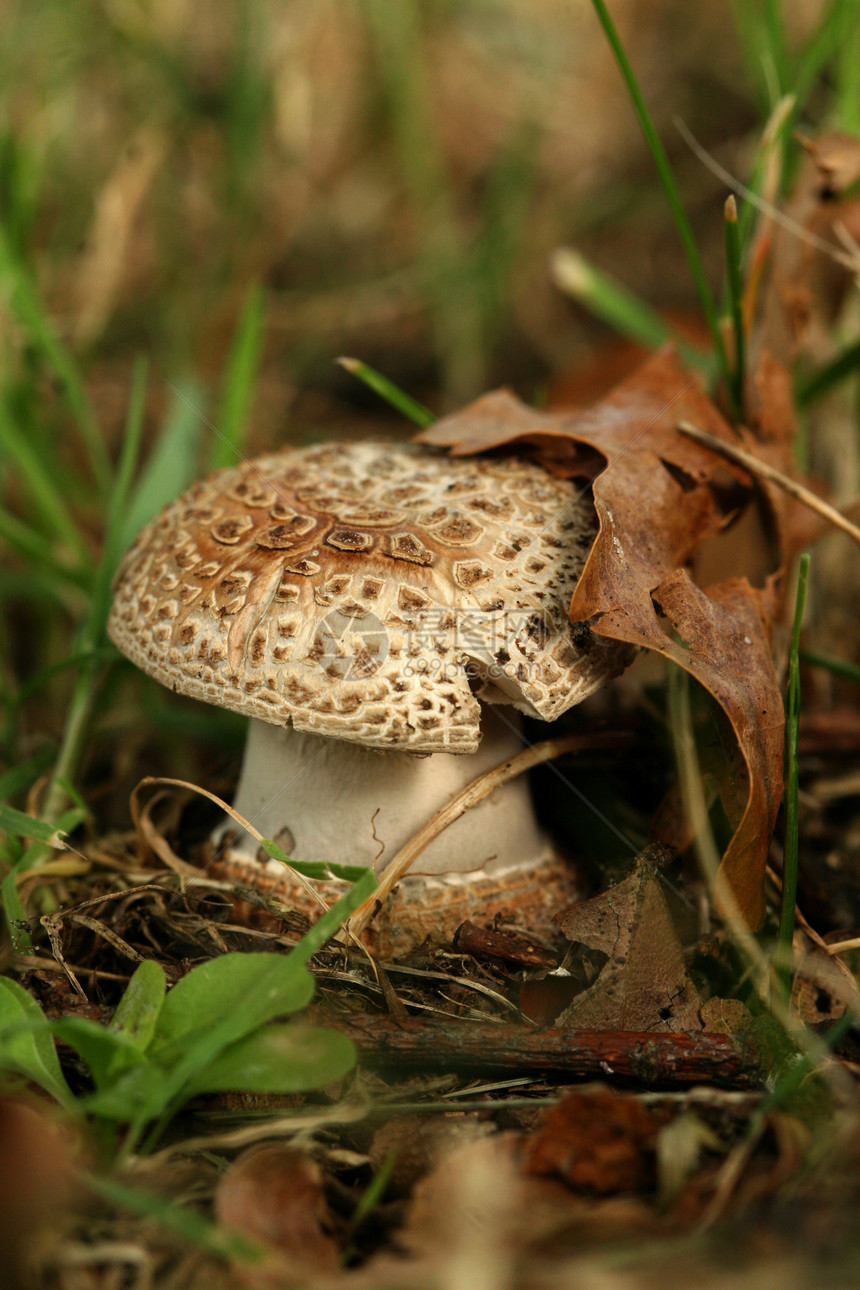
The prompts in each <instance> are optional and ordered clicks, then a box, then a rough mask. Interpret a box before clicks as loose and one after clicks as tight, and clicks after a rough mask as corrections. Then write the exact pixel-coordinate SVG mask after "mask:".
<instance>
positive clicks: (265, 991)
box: [149, 952, 314, 1066]
mask: <svg viewBox="0 0 860 1290" xmlns="http://www.w3.org/2000/svg"><path fill="white" fill-rule="evenodd" d="M294 953H295V952H293V953H291V954H222V955H220V957H218V958H216V959H210V960H209V962H207V963H201V964H200V965H199V966H198V967H195V968H192V969H191V971H190V972H189V973H188V975H187V976H184V977H183V978H182V980H181V981H177V983H176V985H175V986H174V987H173V989H172V990H171V991H170V992H169V994H168V995H167V998H166V999H165V1001H164V1005H163V1007H162V1009H161V1015H160V1016H159V1018H158V1024H157V1026H156V1029H155V1035H154V1036H153V1039H152V1042H151V1044H150V1048H149V1052H150V1055H151V1056H152V1057H154V1058H155V1060H156V1061H158V1062H159V1063H160V1064H161V1065H162V1066H169V1065H172V1064H173V1062H174V1061H175V1060H176V1059H177V1057H180V1056H182V1055H185V1056H190V1055H191V1053H192V1050H193V1049H194V1048H195V1046H197V1045H200V1047H201V1051H205V1052H206V1053H207V1054H208V1055H207V1058H206V1060H210V1059H211V1058H212V1057H214V1056H215V1054H216V1053H218V1052H220V1051H221V1050H222V1049H224V1048H226V1047H228V1045H230V1044H232V1043H235V1042H236V1040H237V1039H241V1038H242V1037H243V1036H244V1035H247V1034H250V1033H251V1031H253V1030H257V1029H258V1028H259V1027H260V1026H263V1025H265V1024H266V1022H267V1021H271V1020H273V1019H274V1018H275V1017H283V1016H285V1015H286V1014H287V1013H290V1012H296V1011H298V1009H299V1008H304V1007H305V1006H306V1004H308V1003H309V1002H310V1000H311V998H312V996H313V992H314V980H313V977H312V976H311V974H310V973H309V972H308V970H307V968H306V967H305V966H304V964H303V963H302V962H301V960H299V959H296V958H295V957H294Z"/></svg>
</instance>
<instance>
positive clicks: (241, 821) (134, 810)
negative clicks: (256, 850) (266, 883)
mask: <svg viewBox="0 0 860 1290" xmlns="http://www.w3.org/2000/svg"><path fill="white" fill-rule="evenodd" d="M157 784H168V785H170V786H172V787H173V788H185V789H188V790H189V791H190V792H192V793H199V794H200V796H201V797H207V798H208V799H209V801H210V802H214V803H215V805H216V806H220V808H221V810H222V811H225V812H226V814H227V815H229V816H230V818H231V819H233V820H235V821H236V823H237V824H238V825H239V827H240V828H242V829H244V830H245V831H246V832H247V833H250V834H251V836H252V837H253V838H255V839H256V840H257V842H262V841H263V835H262V833H260V832H259V831H258V830H257V829H255V828H254V826H253V824H251V823H250V821H249V820H246V819H245V817H244V816H243V815H240V814H239V812H238V811H235V810H234V809H233V807H232V806H228V805H227V803H226V802H225V801H223V800H222V799H221V798H220V797H218V796H217V795H216V794H215V793H210V792H209V790H208V789H207V788H201V787H200V785H199V784H192V783H190V782H189V781H188V780H186V779H169V778H167V777H166V776H163V775H146V776H145V777H144V778H143V779H141V780H140V781H139V782H138V783H137V784H135V786H134V788H133V790H132V794H131V798H130V807H131V818H132V819H133V820H134V826H135V829H136V830H137V833H138V838H139V839H140V841H141V842H142V843H143V845H145V846H146V845H152V844H153V838H152V836H151V834H150V836H147V835H146V833H145V832H144V829H143V822H144V818H145V816H144V811H143V810H142V809H141V805H140V801H139V799H138V794H139V793H140V790H141V789H142V788H148V787H151V786H153V785H157ZM162 840H163V839H162ZM165 847H166V844H165ZM166 850H167V851H169V850H170V848H169V847H166ZM163 852H164V848H159V849H158V852H157V853H158V855H159V856H160V858H161V859H164V860H165V862H166V863H167V864H168V866H169V868H171V869H173V870H174V872H177V873H179V874H180V875H186V871H188V872H187V877H188V882H189V885H190V884H191V883H193V882H194V881H195V879H199V878H200V877H202V876H204V875H205V873H206V870H205V869H195V868H194V867H193V866H191V865H187V864H186V863H185V861H183V860H179V859H178V857H175V856H174V857H172V859H167V858H166V855H165V854H163ZM171 855H172V853H171ZM217 858H218V857H217V856H216V857H215V859H217ZM177 864H178V866H179V867H177ZM290 872H291V873H292V875H293V877H294V878H295V880H296V882H298V883H299V884H300V885H301V886H302V887H304V889H305V891H306V892H307V893H308V895H309V896H310V897H311V898H312V899H313V900H315V901H316V902H317V904H318V905H319V906H320V907H321V908H322V909H323V910H327V909H328V907H329V906H328V904H327V903H326V901H325V900H323V898H322V896H321V895H320V894H319V892H318V891H317V889H316V887H314V886H313V884H312V883H310V882H308V880H307V878H305V876H304V875H303V874H301V873H299V872H298V870H297V869H291V870H290Z"/></svg>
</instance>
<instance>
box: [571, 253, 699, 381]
mask: <svg viewBox="0 0 860 1290" xmlns="http://www.w3.org/2000/svg"><path fill="white" fill-rule="evenodd" d="M552 277H553V281H554V282H555V284H556V286H557V287H559V288H560V290H562V291H564V292H565V294H566V295H569V296H570V297H571V298H572V299H574V300H576V301H577V303H578V304H581V305H584V306H585V308H586V309H589V310H590V311H591V313H593V314H594V315H595V317H596V318H600V319H601V320H602V321H603V322H605V323H608V324H609V325H610V326H611V327H614V329H615V330H616V331H617V332H620V334H621V335H622V336H627V337H629V339H630V340H634V341H636V342H637V343H638V344H640V345H645V346H647V347H648V348H649V349H659V348H660V347H661V345H665V344H666V342H667V341H670V340H674V341H675V343H676V344H677V346H678V353H679V354H680V355H681V357H682V358H683V360H684V362H685V363H686V364H687V365H688V366H690V367H695V368H697V369H698V370H699V371H703V372H705V373H706V374H707V375H708V376H713V374H714V361H713V358H712V356H711V355H710V354H706V353H705V352H704V350H701V349H697V348H696V347H695V345H690V344H689V342H687V341H685V340H682V339H681V338H680V337H678V336H676V335H675V333H674V332H673V331H672V329H671V328H670V327H669V326H668V324H667V323H666V322H665V321H664V320H663V319H662V318H661V317H660V315H659V314H658V313H657V312H656V311H655V310H654V309H652V308H651V306H650V305H649V304H647V303H646V302H645V301H644V300H642V299H641V298H640V297H639V296H637V295H634V293H633V292H632V291H628V289H627V288H626V287H624V286H622V284H621V283H620V282H618V280H617V279H616V278H613V277H611V276H610V275H609V274H608V273H604V272H603V270H602V269H597V268H595V266H594V265H593V264H591V263H590V262H589V261H588V260H586V258H585V256H583V255H580V253H579V252H578V251H574V250H573V249H572V248H570V247H560V248H559V250H557V251H556V253H555V255H554V256H553V260H552Z"/></svg>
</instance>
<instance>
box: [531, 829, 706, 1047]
mask: <svg viewBox="0 0 860 1290" xmlns="http://www.w3.org/2000/svg"><path fill="white" fill-rule="evenodd" d="M558 922H559V923H560V924H561V928H562V931H563V932H564V934H565V936H567V937H568V938H569V939H570V940H571V941H577V942H579V943H580V944H582V945H587V946H588V947H589V949H592V950H598V951H600V953H601V954H607V955H608V956H609V957H608V959H607V961H606V963H604V965H603V967H602V968H601V969H600V972H599V973H598V976H597V979H596V981H595V982H594V983H593V985H590V986H589V987H588V989H587V990H583V991H582V992H581V993H580V994H578V995H576V997H575V998H574V999H573V1000H572V1002H571V1003H570V1004H569V1005H568V1007H567V1008H565V1010H564V1012H563V1013H562V1014H561V1016H560V1017H559V1018H558V1021H557V1022H556V1025H557V1026H558V1027H559V1029H561V1030H668V1031H673V1032H678V1031H684V1030H701V1029H702V1023H701V1021H700V1019H699V998H698V995H697V993H696V988H695V986H694V985H693V982H692V981H691V980H690V978H689V976H688V975H687V968H686V965H685V963H684V952H683V950H682V948H681V942H680V941H679V939H678V935H677V933H676V931H675V928H674V925H673V923H672V916H671V914H670V913H669V907H668V905H667V903H666V897H665V895H664V894H663V879H662V878H661V876H660V873H659V871H658V870H657V868H656V867H655V866H654V865H653V864H651V863H650V861H649V860H648V859H647V854H646V857H644V858H642V859H640V860H637V862H636V868H635V870H634V871H633V873H632V874H631V875H630V877H629V878H625V879H624V881H623V882H619V883H616V885H615V886H614V887H609V888H608V889H607V890H606V891H604V892H601V894H600V895H599V896H592V898H591V899H590V900H583V901H581V902H580V903H579V904H578V905H571V907H570V908H569V909H566V910H564V911H563V912H562V913H561V914H559V915H558Z"/></svg>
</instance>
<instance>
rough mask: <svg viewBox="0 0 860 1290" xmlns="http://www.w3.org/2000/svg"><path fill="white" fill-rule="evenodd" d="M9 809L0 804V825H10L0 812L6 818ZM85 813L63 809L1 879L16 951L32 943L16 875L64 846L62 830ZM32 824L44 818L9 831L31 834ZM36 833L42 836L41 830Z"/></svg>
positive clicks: (1, 896)
mask: <svg viewBox="0 0 860 1290" xmlns="http://www.w3.org/2000/svg"><path fill="white" fill-rule="evenodd" d="M11 809H12V808H11V807H8V806H0V827H10V826H7V825H3V824H2V816H3V815H4V814H5V816H6V818H10V817H9V815H8V813H9V812H10V811H11ZM15 815H16V816H21V812H20V811H16V812H15ZM85 815H86V812H85V811H83V810H81V808H80V807H78V806H75V807H73V808H72V809H71V810H68V811H64V812H63V813H62V814H61V815H59V816H58V817H57V819H56V820H55V821H54V823H53V824H50V825H47V826H46V827H47V828H48V829H50V830H51V833H50V835H49V837H48V838H47V839H45V840H44V841H40V842H34V843H33V844H32V845H31V846H29V847H28V848H27V850H26V851H25V852H24V854H23V855H22V856H20V857H19V858H18V859H17V860H16V861H15V863H14V864H13V865H12V867H11V868H10V870H9V872H8V873H7V874H6V876H5V878H4V879H3V882H2V883H0V904H2V906H3V914H4V916H5V919H6V925H7V927H8V929H9V939H10V941H11V943H12V949H13V951H14V952H15V953H16V954H18V953H21V952H22V951H23V950H28V949H30V948H31V947H32V944H33V941H32V939H31V937H30V933H29V931H28V929H27V915H26V912H25V910H24V906H23V905H22V903H21V897H20V896H19V894H18V877H19V875H20V874H22V873H26V872H27V870H28V869H31V868H32V867H33V865H35V864H40V863H42V862H43V861H44V860H45V859H46V857H47V856H50V855H51V854H52V852H53V851H56V850H57V849H60V850H65V849H66V848H65V845H64V844H63V841H62V838H63V836H64V835H65V834H66V833H70V832H71V831H72V829H76V828H77V827H78V825H79V824H80V823H81V821H82V820H83V818H84V816H85ZM23 818H24V819H25V820H27V819H30V817H29V816H24V817H23ZM33 824H39V825H44V821H42V820H35V821H31V824H30V825H26V824H24V825H23V826H22V825H18V826H15V827H12V828H11V829H10V831H13V832H15V833H17V834H18V835H22V836H24V837H34V836H37V835H36V834H34V832H33V828H32V825H33ZM38 836H40V837H44V835H43V834H41V833H40V834H39V835H38Z"/></svg>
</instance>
